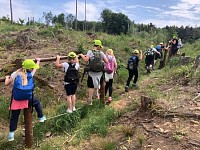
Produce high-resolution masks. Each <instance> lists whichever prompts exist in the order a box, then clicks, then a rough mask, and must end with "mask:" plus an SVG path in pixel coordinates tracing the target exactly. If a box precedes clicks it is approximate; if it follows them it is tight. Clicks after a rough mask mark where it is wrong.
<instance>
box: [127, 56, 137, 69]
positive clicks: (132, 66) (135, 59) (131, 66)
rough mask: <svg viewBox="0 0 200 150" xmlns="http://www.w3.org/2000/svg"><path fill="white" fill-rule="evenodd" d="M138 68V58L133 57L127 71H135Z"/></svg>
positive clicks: (129, 61)
mask: <svg viewBox="0 0 200 150" xmlns="http://www.w3.org/2000/svg"><path fill="white" fill-rule="evenodd" d="M136 68H137V56H132V57H131V58H129V59H128V64H127V69H129V70H133V69H136Z"/></svg>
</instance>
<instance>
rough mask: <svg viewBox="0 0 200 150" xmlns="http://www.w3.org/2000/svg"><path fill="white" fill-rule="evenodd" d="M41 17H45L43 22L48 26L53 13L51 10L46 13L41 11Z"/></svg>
mask: <svg viewBox="0 0 200 150" xmlns="http://www.w3.org/2000/svg"><path fill="white" fill-rule="evenodd" d="M43 17H44V18H45V23H46V25H47V26H49V25H50V23H52V19H53V14H52V12H51V11H50V12H48V13H46V12H43Z"/></svg>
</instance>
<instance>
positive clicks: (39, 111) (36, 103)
mask: <svg viewBox="0 0 200 150" xmlns="http://www.w3.org/2000/svg"><path fill="white" fill-rule="evenodd" d="M29 105H30V106H32V100H29ZM33 107H35V110H36V112H37V116H38V118H42V117H43V113H42V107H41V105H40V101H39V99H38V98H36V97H34V98H33ZM20 111H21V109H17V110H12V114H11V118H10V132H14V131H15V130H16V129H17V123H18V119H19V114H20Z"/></svg>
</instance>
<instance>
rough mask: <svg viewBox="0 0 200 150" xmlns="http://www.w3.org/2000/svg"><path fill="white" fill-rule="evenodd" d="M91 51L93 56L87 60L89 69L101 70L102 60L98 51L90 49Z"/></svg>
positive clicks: (93, 70)
mask: <svg viewBox="0 0 200 150" xmlns="http://www.w3.org/2000/svg"><path fill="white" fill-rule="evenodd" d="M92 53H93V55H94V57H93V58H90V60H89V71H92V72H101V71H103V70H104V63H103V61H102V58H101V54H100V51H95V50H92Z"/></svg>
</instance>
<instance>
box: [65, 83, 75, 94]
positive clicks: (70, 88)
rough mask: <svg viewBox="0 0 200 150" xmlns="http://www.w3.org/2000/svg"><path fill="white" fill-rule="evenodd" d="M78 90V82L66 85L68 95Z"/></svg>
mask: <svg viewBox="0 0 200 150" xmlns="http://www.w3.org/2000/svg"><path fill="white" fill-rule="evenodd" d="M76 90H77V83H70V84H66V85H65V91H66V93H67V96H70V95H74V94H75V93H76Z"/></svg>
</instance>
